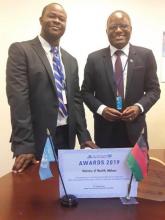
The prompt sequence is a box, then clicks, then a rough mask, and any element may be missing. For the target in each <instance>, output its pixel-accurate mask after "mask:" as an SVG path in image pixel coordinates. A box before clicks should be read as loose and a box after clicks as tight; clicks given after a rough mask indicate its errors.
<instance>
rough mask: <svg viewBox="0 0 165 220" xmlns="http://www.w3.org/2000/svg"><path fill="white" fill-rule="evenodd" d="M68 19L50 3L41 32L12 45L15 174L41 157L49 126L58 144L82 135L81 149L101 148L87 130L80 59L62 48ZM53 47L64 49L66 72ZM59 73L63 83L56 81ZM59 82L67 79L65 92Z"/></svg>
mask: <svg viewBox="0 0 165 220" xmlns="http://www.w3.org/2000/svg"><path fill="white" fill-rule="evenodd" d="M66 20H67V15H66V12H65V10H64V8H63V7H62V6H61V5H60V4H56V3H52V4H49V5H47V6H46V7H45V8H44V9H43V12H42V15H41V17H40V24H41V27H42V29H41V34H40V36H38V37H36V38H35V39H33V40H30V41H26V42H19V43H14V44H12V45H11V46H10V49H9V58H8V61H7V96H8V102H9V105H10V108H11V123H12V135H11V142H12V151H13V152H14V156H15V157H16V159H15V163H14V166H13V171H15V172H21V171H23V170H24V169H25V168H26V167H27V166H28V165H29V164H30V163H36V160H38V159H41V156H42V152H43V147H44V143H45V140H46V129H47V128H48V129H49V130H50V132H51V134H52V136H53V140H54V141H55V146H56V147H57V148H62V149H70V148H74V146H75V136H76V134H77V136H78V139H79V142H80V144H81V147H84V146H87V147H91V148H93V147H95V144H94V143H93V142H92V141H91V138H90V134H89V132H88V131H87V129H86V120H85V114H84V109H83V104H82V98H81V93H80V90H79V80H78V66H77V61H76V59H75V58H74V57H72V56H71V55H70V54H69V53H67V52H66V51H65V50H63V49H62V48H61V47H60V46H59V42H60V38H61V36H62V35H63V34H64V32H65V26H66ZM53 48H56V51H57V50H59V53H58V55H57V54H56V56H57V57H58V60H59V64H58V68H59V69H60V73H59V72H58V71H59V69H56V68H57V64H56V61H57V57H56V56H54V54H53ZM58 74H59V82H57V81H56V80H58ZM56 78H57V79H56ZM60 80H61V81H60ZM58 83H61V84H60V86H61V88H60V90H59V87H58V86H59V84H58ZM58 93H59V94H60V95H61V97H59V94H58ZM61 105H62V107H61ZM62 108H63V109H64V110H65V111H66V112H65V114H62V110H61V109H62Z"/></svg>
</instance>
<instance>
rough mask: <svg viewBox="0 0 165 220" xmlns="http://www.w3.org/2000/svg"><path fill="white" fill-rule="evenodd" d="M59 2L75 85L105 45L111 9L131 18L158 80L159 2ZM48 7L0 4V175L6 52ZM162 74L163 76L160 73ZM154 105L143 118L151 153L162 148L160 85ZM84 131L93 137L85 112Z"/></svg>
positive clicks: (7, 166)
mask: <svg viewBox="0 0 165 220" xmlns="http://www.w3.org/2000/svg"><path fill="white" fill-rule="evenodd" d="M58 2H59V3H61V4H62V5H63V6H64V7H65V9H66V11H67V13H68V24H67V30H66V33H65V35H64V37H63V38H62V41H61V44H62V46H63V47H64V48H65V49H66V50H68V51H69V52H70V53H72V54H73V55H74V56H75V57H76V58H77V59H78V62H79V70H80V71H79V75H80V83H81V82H82V79H83V69H84V65H85V62H86V57H87V54H88V53H90V52H92V51H94V50H96V49H99V48H102V47H106V46H107V45H108V41H107V37H106V33H105V27H106V20H107V17H108V16H109V14H110V13H111V12H112V11H114V10H117V9H122V10H125V11H126V12H128V14H129V15H130V17H131V19H132V25H133V33H132V38H131V42H132V43H133V44H136V45H140V46H145V47H148V48H150V49H152V50H153V52H154V54H155V56H156V60H157V64H158V75H159V76H161V74H162V73H161V69H162V58H161V52H162V32H163V31H165V25H164V21H165V13H164V8H165V1H164V0H157V1H155V0H150V1H149V0H134V1H132V0H125V1H123V0H118V1H115V0H90V1H89V0H69V1H67V0H64V1H58ZM48 3H51V2H50V1H44V0H35V1H34V0H28V1H27V0H14V1H13V0H5V1H4V0H0V5H1V7H0V27H1V28H0V44H1V50H0V88H1V89H0V122H1V123H0V145H1V154H0V176H1V175H4V174H5V173H6V172H9V171H10V170H11V167H12V164H13V160H12V153H11V152H10V144H9V137H10V132H11V127H10V113H9V107H8V104H7V99H6V93H5V65H6V60H7V51H8V47H9V45H10V44H11V43H12V42H15V41H23V40H28V39H31V38H34V37H35V36H36V35H37V34H38V33H39V31H40V25H39V21H38V18H39V16H40V14H41V10H42V8H43V7H44V6H45V5H46V4H48ZM163 74H164V75H165V73H164V72H163ZM161 88H162V95H161V99H160V100H159V102H158V103H157V104H156V105H155V106H154V107H153V108H152V109H151V110H150V112H149V113H148V117H147V121H148V129H149V142H150V145H151V147H152V148H165V138H164V133H163V128H164V125H165V117H164V116H163V115H164V112H165V111H164V110H165V105H164V103H165V85H164V84H161ZM87 120H88V127H89V130H90V131H91V133H92V134H93V119H92V115H91V113H90V112H89V111H87Z"/></svg>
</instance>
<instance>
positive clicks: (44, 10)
mask: <svg viewBox="0 0 165 220" xmlns="http://www.w3.org/2000/svg"><path fill="white" fill-rule="evenodd" d="M50 5H59V6H61V8H63V9H64V7H63V6H62V5H61V4H59V3H56V2H54V3H50V4H48V5H46V6H45V7H44V8H43V10H42V13H41V17H43V16H44V14H45V12H46V9H47V8H48V7H49V6H50ZM64 11H65V10H64Z"/></svg>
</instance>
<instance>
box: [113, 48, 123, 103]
mask: <svg viewBox="0 0 165 220" xmlns="http://www.w3.org/2000/svg"><path fill="white" fill-rule="evenodd" d="M122 53H123V52H122V51H121V50H117V51H116V52H115V54H116V62H115V81H116V86H117V93H118V94H117V95H118V96H121V97H122V98H123V99H124V80H123V68H122V62H121V57H120V56H121V54H122Z"/></svg>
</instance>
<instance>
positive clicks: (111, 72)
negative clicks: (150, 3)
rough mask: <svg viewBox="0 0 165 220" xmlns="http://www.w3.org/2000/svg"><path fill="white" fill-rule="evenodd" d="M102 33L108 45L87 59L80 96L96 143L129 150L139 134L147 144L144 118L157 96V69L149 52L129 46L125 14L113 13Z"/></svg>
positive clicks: (158, 90)
mask: <svg viewBox="0 0 165 220" xmlns="http://www.w3.org/2000/svg"><path fill="white" fill-rule="evenodd" d="M106 32H107V36H108V39H109V43H110V45H109V46H108V47H107V48H104V49H101V50H98V51H95V52H93V53H91V54H90V55H89V56H88V59H87V63H86V66H85V72H84V81H83V84H82V95H83V99H84V102H85V104H86V105H87V106H88V108H89V109H90V110H91V111H92V112H93V114H94V135H95V142H96V144H97V145H98V146H99V147H132V146H134V144H135V143H136V141H137V139H138V137H139V135H140V133H141V132H142V131H143V133H144V137H145V139H146V141H147V127H146V121H145V116H146V113H147V112H148V111H149V109H150V108H151V107H152V106H153V105H154V103H155V102H156V101H157V100H158V99H159V97H160V88H159V82H158V78H157V74H156V71H157V66H156V62H155V58H154V55H153V53H152V51H151V50H149V49H146V48H143V47H137V46H133V45H131V44H130V43H129V40H130V36H131V32H132V26H131V20H130V17H129V15H128V14H127V13H126V12H124V11H120V10H118V11H114V12H113V13H112V14H111V15H110V16H109V18H108V20H107V30H106ZM118 56H119V59H120V62H119V60H118V61H117V58H118ZM117 63H118V64H117ZM119 63H120V64H119ZM119 68H120V72H121V74H120V75H121V76H120V77H119V80H118V81H117V80H116V78H115V77H116V74H117V72H119V71H118V70H119ZM121 83H122V89H123V94H122V95H121V94H120V93H121V92H119V90H120V87H121V85H120V84H121Z"/></svg>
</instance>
